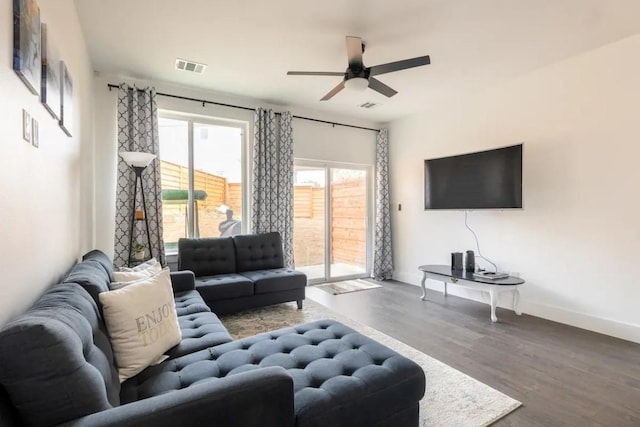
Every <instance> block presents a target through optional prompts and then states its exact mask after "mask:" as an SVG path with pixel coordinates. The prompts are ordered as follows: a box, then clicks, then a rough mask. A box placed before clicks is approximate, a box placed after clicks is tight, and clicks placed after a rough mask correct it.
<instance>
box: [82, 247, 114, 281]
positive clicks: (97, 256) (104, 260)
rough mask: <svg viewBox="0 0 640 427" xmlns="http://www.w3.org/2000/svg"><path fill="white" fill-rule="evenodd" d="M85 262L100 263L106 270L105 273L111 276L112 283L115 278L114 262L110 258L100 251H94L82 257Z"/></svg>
mask: <svg viewBox="0 0 640 427" xmlns="http://www.w3.org/2000/svg"><path fill="white" fill-rule="evenodd" d="M82 260H83V261H89V260H93V261H98V262H99V263H100V265H101V266H102V267H103V268H104V271H105V272H106V273H107V275H108V276H109V281H111V279H112V276H113V262H112V261H111V259H109V257H108V256H107V255H106V254H105V253H104V252H102V251H101V250H99V249H94V250H92V251H90V252H87V253H86V254H84V255H83V256H82Z"/></svg>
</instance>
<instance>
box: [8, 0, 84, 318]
mask: <svg viewBox="0 0 640 427" xmlns="http://www.w3.org/2000/svg"><path fill="white" fill-rule="evenodd" d="M38 3H39V5H40V13H41V20H42V21H43V22H45V23H46V24H47V25H48V30H49V33H50V34H51V36H52V37H53V38H54V39H55V41H56V44H57V46H58V49H59V52H60V56H61V58H62V59H63V60H64V61H65V62H66V64H67V67H68V69H69V72H70V74H71V76H72V79H73V84H74V87H73V91H74V92H73V97H74V99H73V102H74V125H75V126H74V129H73V132H72V134H73V137H72V138H69V137H67V136H66V135H65V134H64V132H63V131H62V129H60V127H59V126H58V123H57V122H56V121H55V120H54V119H53V118H52V117H51V115H50V114H49V113H48V112H47V111H46V110H45V108H44V107H43V106H42V105H41V104H40V101H39V98H38V97H37V96H35V95H32V94H31V92H29V90H28V89H27V87H26V86H25V85H24V84H23V83H22V81H21V80H20V79H19V78H18V76H17V75H16V74H15V73H14V71H13V69H12V52H13V51H12V47H13V2H12V1H11V0H0V22H1V24H0V59H1V60H0V134H1V135H2V137H1V138H0V142H1V143H0V200H1V202H0V203H1V205H0V223H1V224H2V225H1V226H0V242H1V245H2V249H1V252H0V283H1V285H0V325H1V324H4V323H5V322H6V321H7V320H8V319H9V318H10V317H12V316H14V315H16V314H18V313H20V312H22V311H24V309H26V308H27V307H28V306H29V305H30V304H31V303H32V302H33V301H34V300H35V299H36V298H37V296H38V295H39V294H41V293H42V291H43V290H44V289H45V288H46V287H48V286H50V285H52V284H54V283H55V282H56V281H57V280H59V279H60V278H61V276H62V275H63V274H65V273H66V271H67V270H68V269H69V268H70V267H71V266H72V265H73V263H74V262H75V260H76V258H77V257H78V256H80V255H81V254H82V252H83V251H85V250H87V249H90V248H91V247H92V246H93V229H92V223H93V208H92V205H93V195H92V188H93V182H92V180H93V178H92V176H93V173H92V166H93V165H92V162H93V143H92V138H93V127H92V126H93V110H92V102H91V92H92V84H91V81H92V73H91V66H90V63H89V58H88V55H87V50H86V47H85V43H84V38H83V35H82V31H81V29H80V25H79V23H78V18H77V15H76V9H75V6H74V4H73V0H38ZM23 108H24V109H27V110H28V111H30V112H31V114H32V116H33V117H35V118H36V119H37V120H38V122H39V134H40V138H39V141H40V148H37V149H36V148H34V147H32V146H31V145H29V144H27V143H26V142H25V141H24V140H23V139H22V109H23ZM85 165H86V167H85Z"/></svg>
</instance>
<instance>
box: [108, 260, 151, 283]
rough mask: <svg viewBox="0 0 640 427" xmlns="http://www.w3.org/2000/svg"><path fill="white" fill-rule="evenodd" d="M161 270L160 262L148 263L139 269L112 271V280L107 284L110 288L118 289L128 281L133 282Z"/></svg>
mask: <svg viewBox="0 0 640 427" xmlns="http://www.w3.org/2000/svg"><path fill="white" fill-rule="evenodd" d="M161 270H162V266H161V265H160V263H158V262H157V263H155V264H152V265H149V266H148V267H147V268H145V269H144V270H140V271H114V272H113V282H111V284H110V285H109V287H110V288H111V289H120V288H122V287H124V286H126V285H128V284H129V282H133V281H136V280H140V279H146V278H149V277H152V276H155V275H156V274H158V273H159V272H160V271H161Z"/></svg>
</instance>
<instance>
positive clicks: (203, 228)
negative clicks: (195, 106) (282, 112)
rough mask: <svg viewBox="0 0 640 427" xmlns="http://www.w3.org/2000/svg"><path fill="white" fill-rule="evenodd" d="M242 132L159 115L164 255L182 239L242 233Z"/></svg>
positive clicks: (240, 127)
mask: <svg viewBox="0 0 640 427" xmlns="http://www.w3.org/2000/svg"><path fill="white" fill-rule="evenodd" d="M245 127H246V124H242V123H235V122H226V121H221V120H215V119H211V120H207V119H203V118H200V117H197V118H196V117H181V116H179V115H170V114H161V116H160V118H159V138H160V176H161V187H162V216H163V224H162V225H163V229H164V235H163V239H164V244H165V251H166V253H167V254H175V253H177V251H178V239H179V238H181V237H218V236H231V235H234V234H240V233H242V232H243V230H245V228H246V226H245V224H244V223H243V221H242V219H243V216H244V209H245V203H244V200H245V195H244V190H245V187H246V186H245V185H244V153H245V142H244V135H245V134H246V132H244V129H245Z"/></svg>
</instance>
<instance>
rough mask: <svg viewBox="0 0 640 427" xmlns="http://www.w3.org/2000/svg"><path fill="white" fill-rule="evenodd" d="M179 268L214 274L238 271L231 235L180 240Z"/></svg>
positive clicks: (197, 274) (195, 272)
mask: <svg viewBox="0 0 640 427" xmlns="http://www.w3.org/2000/svg"><path fill="white" fill-rule="evenodd" d="M178 270H191V271H193V273H194V274H195V275H196V277H200V276H213V275H216V274H227V273H235V272H236V255H235V251H234V248H233V240H231V237H213V238H205V239H179V240H178Z"/></svg>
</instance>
